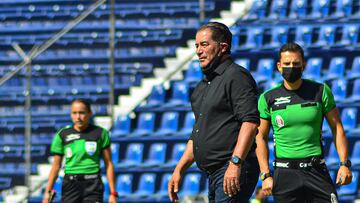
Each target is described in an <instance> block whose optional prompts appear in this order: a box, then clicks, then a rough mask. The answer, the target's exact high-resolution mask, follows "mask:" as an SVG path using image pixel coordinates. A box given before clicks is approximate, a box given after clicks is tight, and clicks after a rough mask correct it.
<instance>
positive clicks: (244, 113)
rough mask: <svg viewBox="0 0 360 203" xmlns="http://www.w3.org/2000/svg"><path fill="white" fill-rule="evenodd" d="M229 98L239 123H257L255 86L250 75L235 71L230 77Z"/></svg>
mask: <svg viewBox="0 0 360 203" xmlns="http://www.w3.org/2000/svg"><path fill="white" fill-rule="evenodd" d="M230 78H231V80H230V86H229V87H230V90H228V92H230V95H231V96H230V98H231V103H232V106H233V112H234V115H235V117H236V119H237V120H238V121H239V122H255V123H259V122H260V120H259V112H258V108H257V86H256V83H255V80H254V79H253V78H252V76H251V75H250V73H246V72H244V71H241V70H235V71H233V72H232V74H231V76H230Z"/></svg>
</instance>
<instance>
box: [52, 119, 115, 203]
mask: <svg viewBox="0 0 360 203" xmlns="http://www.w3.org/2000/svg"><path fill="white" fill-rule="evenodd" d="M107 147H110V138H109V134H108V132H107V131H106V130H105V129H103V128H101V127H99V126H96V125H92V124H89V126H88V127H87V128H86V129H85V130H84V131H81V132H79V131H76V130H75V129H74V128H73V126H68V127H65V128H63V129H61V130H60V131H59V132H57V133H56V135H55V138H54V140H53V143H52V145H51V153H52V154H57V155H60V156H63V157H65V177H64V180H63V183H62V197H61V202H66V203H71V202H74V203H77V202H103V192H104V185H103V183H102V181H101V173H100V156H101V152H102V150H103V149H105V148H107Z"/></svg>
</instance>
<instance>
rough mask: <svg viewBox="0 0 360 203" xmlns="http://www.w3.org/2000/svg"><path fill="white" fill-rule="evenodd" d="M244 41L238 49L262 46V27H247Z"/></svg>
mask: <svg viewBox="0 0 360 203" xmlns="http://www.w3.org/2000/svg"><path fill="white" fill-rule="evenodd" d="M246 30H247V34H246V43H245V44H244V45H242V46H240V47H239V49H245V50H247V49H259V48H261V47H262V46H263V40H264V29H263V28H262V27H247V28H246Z"/></svg>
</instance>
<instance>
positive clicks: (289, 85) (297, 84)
mask: <svg viewBox="0 0 360 203" xmlns="http://www.w3.org/2000/svg"><path fill="white" fill-rule="evenodd" d="M301 84H302V79H301V78H300V79H299V80H297V81H295V82H293V83H291V82H288V81H286V80H284V86H285V88H286V89H287V90H297V89H299V88H300V86H301Z"/></svg>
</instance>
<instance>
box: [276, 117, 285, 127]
mask: <svg viewBox="0 0 360 203" xmlns="http://www.w3.org/2000/svg"><path fill="white" fill-rule="evenodd" d="M275 121H276V124H277V126H278V127H279V128H282V127H284V125H285V123H284V119H283V118H282V117H281V116H280V115H276V117H275Z"/></svg>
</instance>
